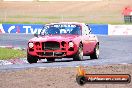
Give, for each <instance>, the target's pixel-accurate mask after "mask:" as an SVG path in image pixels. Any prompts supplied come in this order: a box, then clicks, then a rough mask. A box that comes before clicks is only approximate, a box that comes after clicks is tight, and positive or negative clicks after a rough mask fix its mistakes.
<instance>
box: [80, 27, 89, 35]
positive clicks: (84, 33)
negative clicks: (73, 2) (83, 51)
mask: <svg viewBox="0 0 132 88" xmlns="http://www.w3.org/2000/svg"><path fill="white" fill-rule="evenodd" d="M82 28H83V30H82V34H83V35H89V33H90V30H89V28H88V27H87V26H86V25H83V26H82Z"/></svg>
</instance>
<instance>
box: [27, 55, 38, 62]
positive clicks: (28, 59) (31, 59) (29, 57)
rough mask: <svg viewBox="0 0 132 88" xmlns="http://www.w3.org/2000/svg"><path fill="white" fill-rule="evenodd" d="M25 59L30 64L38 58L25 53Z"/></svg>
mask: <svg viewBox="0 0 132 88" xmlns="http://www.w3.org/2000/svg"><path fill="white" fill-rule="evenodd" d="M27 61H28V62H29V63H30V64H32V63H37V61H38V59H37V57H35V56H32V55H29V54H28V55H27Z"/></svg>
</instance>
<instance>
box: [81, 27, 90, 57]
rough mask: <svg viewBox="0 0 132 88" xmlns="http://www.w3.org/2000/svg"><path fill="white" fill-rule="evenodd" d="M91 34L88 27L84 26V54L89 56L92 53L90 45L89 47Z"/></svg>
mask: <svg viewBox="0 0 132 88" xmlns="http://www.w3.org/2000/svg"><path fill="white" fill-rule="evenodd" d="M89 33H90V30H89V28H88V27H87V26H86V25H83V26H82V40H83V53H84V55H87V54H88V53H89V52H90V45H89V37H90V36H89Z"/></svg>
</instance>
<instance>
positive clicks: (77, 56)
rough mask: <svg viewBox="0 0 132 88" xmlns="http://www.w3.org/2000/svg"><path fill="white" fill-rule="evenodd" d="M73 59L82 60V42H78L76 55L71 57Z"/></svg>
mask: <svg viewBox="0 0 132 88" xmlns="http://www.w3.org/2000/svg"><path fill="white" fill-rule="evenodd" d="M73 60H74V61H81V60H83V46H82V44H80V46H79V48H78V51H77V53H76V55H75V56H74V57H73Z"/></svg>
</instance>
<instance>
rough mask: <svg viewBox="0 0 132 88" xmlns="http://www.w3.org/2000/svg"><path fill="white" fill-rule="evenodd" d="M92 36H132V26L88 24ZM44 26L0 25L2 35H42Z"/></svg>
mask: <svg viewBox="0 0 132 88" xmlns="http://www.w3.org/2000/svg"><path fill="white" fill-rule="evenodd" d="M88 25H89V27H90V28H91V33H92V34H99V35H132V25H110V24H88ZM43 26H44V25H42V24H0V33H24V34H34V33H36V32H37V33H40V31H41V30H42V28H43Z"/></svg>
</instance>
